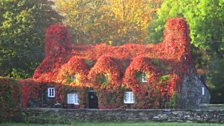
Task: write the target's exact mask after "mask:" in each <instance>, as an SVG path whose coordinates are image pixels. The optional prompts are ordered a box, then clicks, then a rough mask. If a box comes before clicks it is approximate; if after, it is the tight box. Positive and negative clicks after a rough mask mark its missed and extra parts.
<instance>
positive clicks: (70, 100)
mask: <svg viewBox="0 0 224 126" xmlns="http://www.w3.org/2000/svg"><path fill="white" fill-rule="evenodd" d="M67 104H73V105H79V97H78V94H77V93H68V94H67Z"/></svg>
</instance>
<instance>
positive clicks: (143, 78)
mask: <svg viewBox="0 0 224 126" xmlns="http://www.w3.org/2000/svg"><path fill="white" fill-rule="evenodd" d="M141 81H142V82H147V79H146V74H145V72H142V74H141Z"/></svg>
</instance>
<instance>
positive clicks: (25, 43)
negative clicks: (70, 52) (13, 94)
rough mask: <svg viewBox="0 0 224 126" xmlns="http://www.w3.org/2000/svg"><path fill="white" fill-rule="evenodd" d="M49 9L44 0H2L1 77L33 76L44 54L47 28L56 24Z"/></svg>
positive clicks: (0, 4)
mask: <svg viewBox="0 0 224 126" xmlns="http://www.w3.org/2000/svg"><path fill="white" fill-rule="evenodd" d="M50 10H51V8H50V6H49V3H48V2H46V1H44V0H41V1H38V0H32V1H27V0H1V1H0V76H8V77H15V78H26V77H30V76H31V75H32V73H33V71H34V69H35V67H36V66H37V65H38V64H39V62H40V61H41V60H42V58H43V55H44V53H43V43H44V30H45V27H46V26H47V25H49V24H50V23H51V22H54V21H53V19H52V18H49V17H50V15H46V13H47V12H49V11H50ZM51 14H53V13H51Z"/></svg>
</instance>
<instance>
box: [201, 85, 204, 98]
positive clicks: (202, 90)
mask: <svg viewBox="0 0 224 126" xmlns="http://www.w3.org/2000/svg"><path fill="white" fill-rule="evenodd" d="M201 95H203V96H204V95H205V87H201Z"/></svg>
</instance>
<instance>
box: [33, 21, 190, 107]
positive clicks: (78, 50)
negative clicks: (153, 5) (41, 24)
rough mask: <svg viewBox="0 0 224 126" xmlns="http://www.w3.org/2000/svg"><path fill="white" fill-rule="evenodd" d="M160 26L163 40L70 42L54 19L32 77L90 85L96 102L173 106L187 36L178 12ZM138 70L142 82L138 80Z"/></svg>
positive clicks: (185, 63) (184, 69)
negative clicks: (126, 99)
mask: <svg viewBox="0 0 224 126" xmlns="http://www.w3.org/2000/svg"><path fill="white" fill-rule="evenodd" d="M165 27H166V29H165V31H164V38H165V39H164V42H163V43H160V44H148V45H141V44H126V45H121V46H109V45H106V44H97V45H72V44H71V43H70V40H71V39H70V38H69V37H70V35H69V33H68V31H67V30H66V28H65V27H63V26H61V25H53V26H51V27H49V29H48V31H47V33H46V50H45V52H46V54H47V55H46V57H45V59H44V60H43V62H42V63H41V65H40V66H39V67H38V68H37V69H36V71H35V73H34V76H33V80H35V81H38V82H40V83H49V84H50V83H56V84H59V85H60V84H61V85H67V86H71V87H72V88H74V89H76V90H77V91H78V90H80V89H84V90H85V89H94V90H95V91H96V92H97V96H98V99H99V108H127V107H131V108H167V107H174V103H173V99H175V97H176V95H177V94H178V92H179V91H178V87H179V86H180V85H181V80H182V77H183V76H184V75H186V74H187V73H188V70H189V68H190V50H189V49H190V47H189V46H190V45H189V36H188V28H187V25H186V23H185V21H184V19H182V18H173V19H169V20H168V21H167V24H166V26H165ZM52 36H53V37H52ZM49 43H50V44H49ZM49 52H51V53H49ZM143 73H144V74H145V76H146V80H147V81H146V82H141V74H143ZM84 90H83V91H84ZM128 90H131V91H133V92H134V94H135V99H136V102H135V103H134V104H132V105H130V106H127V105H125V104H124V103H123V94H124V91H128ZM83 94H85V93H83ZM79 97H84V96H79ZM61 99H63V98H61ZM59 101H60V100H59ZM83 106H85V105H83Z"/></svg>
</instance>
